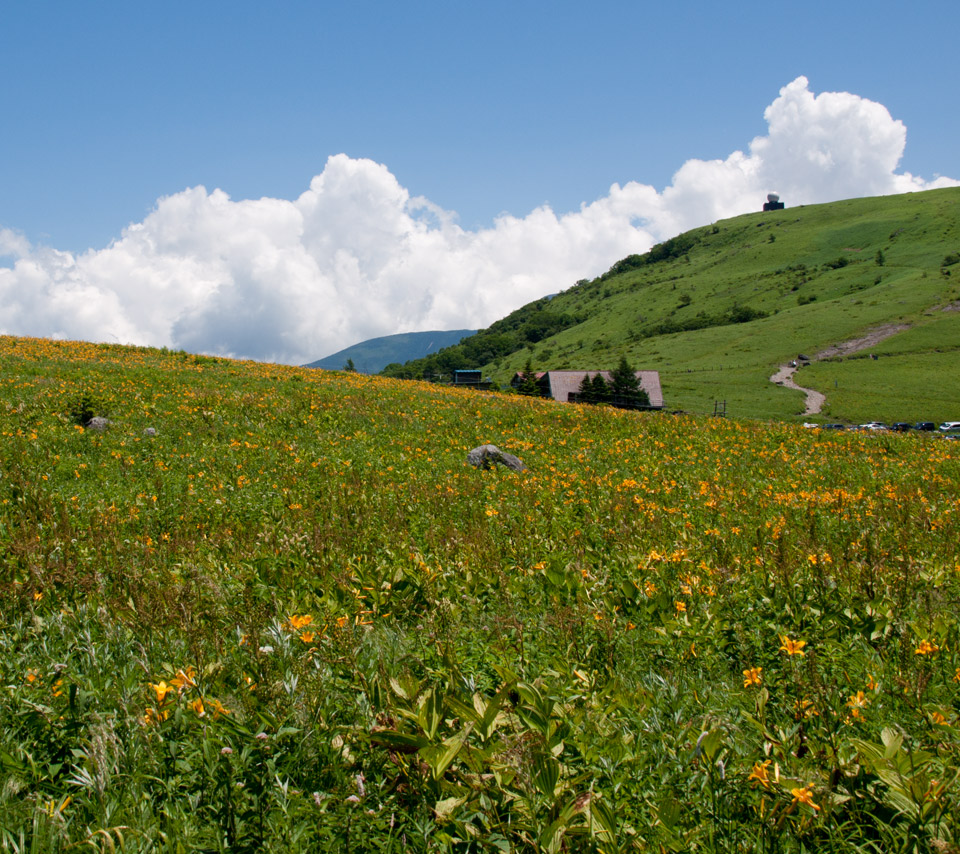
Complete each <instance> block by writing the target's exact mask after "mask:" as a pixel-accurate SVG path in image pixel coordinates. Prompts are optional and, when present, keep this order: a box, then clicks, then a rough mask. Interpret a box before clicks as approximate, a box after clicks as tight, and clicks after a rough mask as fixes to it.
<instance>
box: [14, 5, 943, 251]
mask: <svg viewBox="0 0 960 854" xmlns="http://www.w3.org/2000/svg"><path fill="white" fill-rule="evenodd" d="M3 17H4V26H3V28H2V30H0V79H2V80H3V81H5V84H4V85H3V86H2V87H0V116H2V117H3V133H2V135H0V224H2V225H4V226H6V227H8V228H16V229H18V230H21V231H22V232H24V233H25V234H26V235H27V237H28V238H30V239H31V240H34V241H41V242H46V243H50V244H52V245H54V246H57V247H60V248H64V249H70V250H73V251H78V250H81V249H85V248H88V247H91V246H93V247H99V246H103V245H106V243H107V242H109V241H110V240H111V239H113V238H114V237H117V236H119V233H120V230H121V229H122V228H123V227H124V226H126V225H127V224H128V223H130V222H133V221H136V220H139V219H141V218H142V217H143V216H144V215H145V214H146V213H147V212H148V211H149V210H150V209H151V208H152V207H153V205H154V203H155V202H156V199H157V198H158V197H159V196H162V195H166V194H170V193H174V192H178V191H180V190H182V189H184V188H186V187H189V186H193V185H196V184H203V185H204V186H206V187H207V188H208V189H213V188H214V187H219V188H222V189H223V190H225V191H226V192H228V193H229V194H230V195H231V196H232V197H233V198H258V197H260V196H277V197H281V198H292V197H294V196H295V195H297V194H299V193H300V192H301V191H302V190H303V189H304V187H305V186H306V184H307V183H308V182H309V179H310V178H311V177H312V176H313V175H314V174H316V173H318V172H319V171H320V170H321V169H322V167H323V164H324V162H325V160H326V158H327V156H328V155H331V154H337V153H340V152H343V153H346V154H348V155H350V156H352V157H368V158H371V159H373V160H375V161H377V162H380V163H384V164H385V165H386V166H387V167H388V168H389V169H390V170H391V171H392V172H393V173H394V174H395V175H396V176H397V178H398V179H399V180H400V182H401V183H402V184H403V185H404V186H406V187H408V188H409V189H410V191H411V192H412V193H413V194H415V195H424V196H426V197H427V198H429V199H431V200H432V201H434V202H436V203H437V204H439V205H441V206H443V207H444V208H445V209H447V210H452V211H456V212H457V213H458V214H459V215H460V222H461V224H462V225H464V226H466V227H477V226H481V225H487V224H489V223H490V222H491V221H492V220H493V217H494V216H495V215H497V214H498V213H500V212H502V211H509V212H510V213H513V214H516V215H524V214H526V213H527V212H528V211H530V210H531V209H533V208H534V207H536V206H537V205H540V204H542V203H544V202H547V203H549V204H551V206H552V207H553V208H554V209H555V210H557V211H558V212H561V211H568V210H573V209H575V208H576V207H577V206H578V205H579V204H580V203H581V202H584V201H587V202H589V201H593V200H594V199H596V198H598V197H599V196H600V195H602V194H603V193H604V192H606V190H607V189H608V188H609V186H610V184H612V183H613V182H614V181H617V182H621V183H622V182H624V181H629V180H639V181H643V182H645V183H649V184H653V185H654V186H656V187H663V186H665V185H666V184H667V183H669V181H670V177H671V175H672V173H673V172H674V171H675V170H676V169H677V168H679V166H680V165H681V164H682V163H683V162H684V161H685V160H687V159H688V158H691V157H698V158H712V157H725V156H726V155H727V154H728V153H729V152H730V151H732V150H734V149H736V148H742V147H743V146H744V145H745V144H747V143H748V142H749V140H750V139H751V138H752V137H753V136H754V135H756V134H757V133H760V132H761V131H762V130H763V121H762V110H763V107H764V106H766V104H768V103H769V102H770V100H771V99H772V98H773V97H774V96H775V94H776V92H777V90H778V89H779V88H780V87H781V86H782V85H784V84H786V83H788V82H789V81H790V80H793V79H794V78H795V77H796V76H798V75H800V74H804V75H806V76H807V77H808V78H809V79H810V81H811V85H812V86H813V87H814V88H815V89H817V90H818V91H824V90H829V91H849V92H855V93H856V94H858V95H861V96H863V97H866V98H870V99H872V100H875V101H879V102H880V103H882V104H884V105H885V106H886V107H887V108H888V109H889V110H890V112H891V114H892V115H893V116H894V117H895V118H898V119H901V120H902V121H903V122H904V123H905V124H906V126H907V128H908V129H909V142H908V145H907V148H906V151H905V154H904V159H903V162H902V166H903V168H904V169H906V170H907V171H910V172H912V173H914V174H917V175H922V176H924V177H927V178H930V177H933V176H934V175H935V174H945V175H960V146H958V145H957V144H956V140H957V138H958V137H960V115H958V111H957V110H956V109H955V106H956V84H957V81H958V80H960V51H957V50H956V45H952V44H951V41H952V40H951V39H950V38H949V37H947V34H949V33H951V32H956V31H957V29H958V25H960V4H958V3H956V2H955V1H954V0H951V2H922V0H921V2H918V3H916V4H913V5H912V6H907V5H906V4H903V3H892V2H874V3H869V4H868V3H859V2H837V0H833V2H829V3H823V2H807V3H803V4H796V3H782V2H773V0H768V2H763V3H756V2H746V3H737V4H720V3H700V2H696V3H691V2H678V3H672V4H667V3H656V4H654V3H629V2H616V3H611V2H594V3H590V4H583V3H571V2H553V3H537V2H520V3H517V2H511V3H503V2H486V3H482V4H478V3H463V2H456V0H446V1H445V2H412V3H403V2H362V0H360V2H356V0H353V2H350V3H317V2H307V3H305V2H288V3H275V4H274V3H271V4H266V3H253V2H239V3H237V2H231V3H224V2H202V3H197V2H190V3H183V2H166V3H163V4H160V3H122V4H121V3H115V2H98V3H69V2H59V3H54V2H37V3H7V4H5V9H4V15H3Z"/></svg>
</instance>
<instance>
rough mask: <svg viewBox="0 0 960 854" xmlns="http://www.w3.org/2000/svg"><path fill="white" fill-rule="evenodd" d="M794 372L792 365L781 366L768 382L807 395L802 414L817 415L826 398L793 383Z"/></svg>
mask: <svg viewBox="0 0 960 854" xmlns="http://www.w3.org/2000/svg"><path fill="white" fill-rule="evenodd" d="M796 371H797V368H796V367H795V366H794V365H781V366H780V370H779V371H777V372H776V373H775V374H774V375H773V376H772V377H770V382H772V383H776V384H777V385H782V386H783V387H784V388H792V389H796V391H802V392H804V393H805V394H806V395H807V401H806V408H805V409H804V410H803V414H804V415H819V414H820V410H821V409H823V404H825V403H826V402H827V396H826V395H825V394H822V393H821V392H819V391H816V390H815V389H812V388H804V387H803V386H802V385H797V384H796V383H795V382H794V381H793V375H794V374H795V373H796Z"/></svg>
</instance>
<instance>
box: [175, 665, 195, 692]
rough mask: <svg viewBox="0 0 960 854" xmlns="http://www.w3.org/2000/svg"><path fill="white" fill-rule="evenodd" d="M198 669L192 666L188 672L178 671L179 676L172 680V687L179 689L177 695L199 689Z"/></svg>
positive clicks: (188, 668)
mask: <svg viewBox="0 0 960 854" xmlns="http://www.w3.org/2000/svg"><path fill="white" fill-rule="evenodd" d="M196 680H197V668H195V667H194V666H193V665H192V664H191V665H189V666H188V667H187V669H186V670H178V671H177V675H176V676H174V677H173V679H171V680H170V684H171V686H172V687H174V688H176V689H177V693H178V694H180V695H182V694H183V693H184V692H185V691H187V690H188V689H190V688H196V687H197V681H196Z"/></svg>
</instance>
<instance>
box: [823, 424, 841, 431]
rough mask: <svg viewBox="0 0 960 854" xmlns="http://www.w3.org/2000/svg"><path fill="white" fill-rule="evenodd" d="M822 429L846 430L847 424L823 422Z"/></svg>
mask: <svg viewBox="0 0 960 854" xmlns="http://www.w3.org/2000/svg"><path fill="white" fill-rule="evenodd" d="M823 429H824V430H846V429H847V425H846V424H824V425H823Z"/></svg>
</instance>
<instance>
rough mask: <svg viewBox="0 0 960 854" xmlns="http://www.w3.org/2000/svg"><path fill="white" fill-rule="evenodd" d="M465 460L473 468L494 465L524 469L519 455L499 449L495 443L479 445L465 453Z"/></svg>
mask: <svg viewBox="0 0 960 854" xmlns="http://www.w3.org/2000/svg"><path fill="white" fill-rule="evenodd" d="M467 462H468V463H470V465H472V466H473V467H474V468H478V469H488V468H490V467H491V466H494V465H501V466H506V467H507V468H508V469H510V471H526V470H527V467H526V466H525V465H524V464H523V461H522V460H520V458H519V457H515V456H514V455H513V454H508V453H507V452H506V451H501V450H500V449H499V448H498V447H497V446H496V445H481V446H480V447H479V448H474V449H473V450H472V451H470V453H468V454H467Z"/></svg>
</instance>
